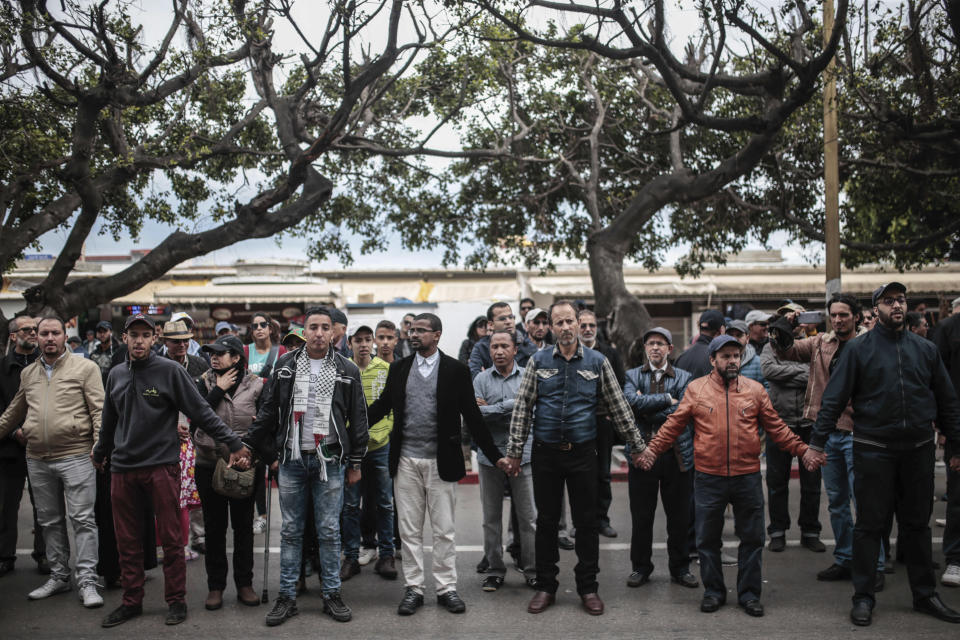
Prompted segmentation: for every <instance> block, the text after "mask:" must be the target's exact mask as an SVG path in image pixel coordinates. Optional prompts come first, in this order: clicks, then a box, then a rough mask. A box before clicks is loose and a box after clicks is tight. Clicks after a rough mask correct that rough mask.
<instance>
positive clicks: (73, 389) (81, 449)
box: [0, 351, 103, 460]
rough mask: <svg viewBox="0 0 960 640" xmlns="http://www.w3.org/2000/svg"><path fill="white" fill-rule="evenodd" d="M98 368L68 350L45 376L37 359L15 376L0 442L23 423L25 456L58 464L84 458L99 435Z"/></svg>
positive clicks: (0, 419)
mask: <svg viewBox="0 0 960 640" xmlns="http://www.w3.org/2000/svg"><path fill="white" fill-rule="evenodd" d="M102 408H103V380H102V378H101V376H100V367H98V366H97V365H96V363H94V362H93V361H92V360H87V359H86V358H83V357H81V356H78V355H75V354H73V353H70V352H69V351H68V352H67V353H66V354H65V355H64V356H63V357H62V358H60V359H59V360H57V361H56V362H55V363H54V365H53V374H52V375H51V376H50V378H49V379H48V378H47V372H46V371H45V370H44V367H43V358H42V357H40V358H37V360H36V362H34V363H33V364H31V365H30V366H28V367H26V368H25V369H24V370H23V371H22V372H21V373H20V390H19V391H18V392H17V395H16V396H14V398H13V401H12V402H11V403H10V406H9V407H7V410H6V411H4V412H3V415H2V416H0V438H3V437H5V436H6V435H7V434H8V433H10V432H11V431H13V430H14V429H15V428H16V426H17V425H18V424H20V423H21V422H23V434H24V435H25V436H26V438H27V457H28V458H33V459H35V460H60V459H62V458H68V457H70V456H75V455H80V454H89V453H90V450H91V449H92V448H93V443H94V442H96V441H97V437H98V436H99V434H100V410H101V409H102Z"/></svg>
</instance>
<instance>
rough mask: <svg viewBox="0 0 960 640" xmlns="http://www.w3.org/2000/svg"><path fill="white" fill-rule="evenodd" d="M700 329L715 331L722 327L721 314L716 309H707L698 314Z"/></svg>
mask: <svg viewBox="0 0 960 640" xmlns="http://www.w3.org/2000/svg"><path fill="white" fill-rule="evenodd" d="M699 324H700V328H701V329H709V330H711V331H716V330H718V329H719V328H720V327H722V326H723V314H722V313H720V312H719V311H717V310H716V309H707V310H706V311H704V312H703V313H701V314H700V322H699Z"/></svg>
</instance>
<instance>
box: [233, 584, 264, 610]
mask: <svg viewBox="0 0 960 640" xmlns="http://www.w3.org/2000/svg"><path fill="white" fill-rule="evenodd" d="M237 602H239V603H240V604H245V605H247V606H248V607H258V606H260V598H259V597H258V596H257V592H256V591H254V590H253V587H251V586H250V585H247V586H245V587H237Z"/></svg>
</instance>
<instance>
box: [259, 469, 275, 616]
mask: <svg viewBox="0 0 960 640" xmlns="http://www.w3.org/2000/svg"><path fill="white" fill-rule="evenodd" d="M264 466H265V473H264V475H265V476H266V483H267V513H266V516H267V527H266V529H264V532H263V594H262V595H261V596H260V602H263V603H264V604H266V603H267V602H270V598H269V597H268V596H267V575H268V574H269V567H270V502H271V500H272V498H273V496H271V495H270V494H271V493H273V491H272V489H273V482H272V481H271V480H270V465H264Z"/></svg>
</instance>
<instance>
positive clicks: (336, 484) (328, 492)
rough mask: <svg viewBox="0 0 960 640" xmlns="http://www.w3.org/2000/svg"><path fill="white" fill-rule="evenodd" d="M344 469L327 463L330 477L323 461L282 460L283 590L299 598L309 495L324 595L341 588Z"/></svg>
mask: <svg viewBox="0 0 960 640" xmlns="http://www.w3.org/2000/svg"><path fill="white" fill-rule="evenodd" d="M343 471H344V468H343V467H342V466H340V464H339V462H337V461H336V460H334V461H333V462H328V463H327V480H326V481H323V480H321V479H320V461H319V460H318V459H317V457H316V456H315V455H309V456H308V455H305V456H304V457H303V460H301V461H289V462H285V463H281V464H280V472H279V474H278V478H277V484H278V486H279V487H280V512H281V514H282V516H283V524H282V527H281V529H280V594H281V595H284V596H286V597H288V598H290V599H291V600H295V599H296V598H297V579H299V577H300V561H301V555H302V549H303V528H304V524H305V521H306V510H307V499H308V497H312V498H313V513H314V519H315V521H316V523H317V542H318V544H319V546H320V582H321V586H322V589H323V594H324V595H329V594H331V593H334V592H336V591H339V590H340V510H341V509H342V507H343Z"/></svg>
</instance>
